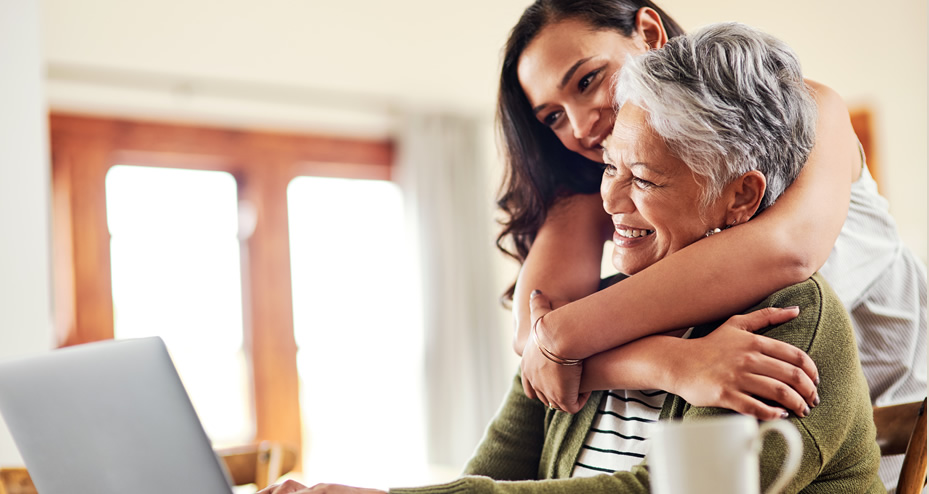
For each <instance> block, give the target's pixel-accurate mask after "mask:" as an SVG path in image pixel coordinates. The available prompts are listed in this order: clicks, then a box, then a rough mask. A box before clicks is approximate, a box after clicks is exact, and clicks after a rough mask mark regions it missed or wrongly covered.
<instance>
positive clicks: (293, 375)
mask: <svg viewBox="0 0 929 494" xmlns="http://www.w3.org/2000/svg"><path fill="white" fill-rule="evenodd" d="M49 130H50V140H51V156H52V211H53V218H52V227H53V238H54V239H55V242H54V246H53V256H54V275H55V280H54V287H55V325H56V336H57V343H58V345H59V346H68V345H75V344H80V343H88V342H92V341H98V340H105V339H112V338H113V326H114V322H113V295H112V287H111V277H110V234H109V230H108V227H107V221H106V195H105V184H104V181H105V178H106V174H107V171H108V170H109V169H110V168H111V167H112V166H113V165H116V164H138V165H146V166H163V167H171V168H187V169H197V170H213V171H225V172H228V173H230V174H232V175H233V176H234V177H235V178H236V180H237V183H238V189H239V199H240V200H246V201H248V202H250V203H251V204H252V206H253V207H254V210H255V214H256V218H257V221H256V226H255V230H254V233H253V234H252V235H251V236H250V237H249V238H248V239H247V240H246V241H245V242H244V243H243V250H242V257H243V259H242V266H243V271H242V278H243V280H242V292H243V293H242V296H243V308H244V314H243V326H244V328H243V331H244V334H243V341H244V346H245V351H246V355H247V358H248V361H249V364H250V367H251V368H250V371H251V378H252V383H251V384H252V391H253V395H252V396H253V399H254V410H255V435H256V437H255V440H256V441H262V440H273V441H282V442H284V443H287V444H290V445H292V446H293V447H294V448H295V449H297V450H298V451H299V449H300V447H301V445H302V434H301V424H300V406H299V389H298V376H297V363H296V355H297V346H296V343H295V340H294V327H293V304H292V293H291V278H290V253H289V247H290V246H289V235H288V220H287V186H288V184H289V183H290V181H291V180H293V179H294V178H296V177H299V176H325V177H344V178H364V179H382V180H389V179H390V178H391V164H392V162H393V158H394V147H393V144H392V143H391V142H390V141H389V140H362V139H351V138H339V137H325V136H308V135H296V134H280V133H271V132H258V131H246V130H233V129H219V128H210V127H199V126H192V125H173V124H167V123H152V122H140V121H132V120H124V119H110V118H99V117H89V116H80V115H68V114H60V113H52V114H51V115H50V118H49Z"/></svg>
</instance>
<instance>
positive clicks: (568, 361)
mask: <svg viewBox="0 0 929 494" xmlns="http://www.w3.org/2000/svg"><path fill="white" fill-rule="evenodd" d="M542 317H545V316H544V315H543V316H542ZM542 317H540V318H538V319H536V320H535V322H534V323H532V331H530V332H529V337H530V338H531V339H532V341H534V342H535V345H536V346H537V347H539V351H541V352H542V355H544V356H545V358H547V359H549V360H551V361H552V362H555V363H556V364H558V365H565V366H569V365H581V364H582V363H583V362H584V359H582V358H564V357H559V356H558V355H555V353H554V352H552V351H551V350H549V349H548V348H545V346H544V345H542V341H541V340H539V335H538V331H539V329H538V327H539V321H541V320H542Z"/></svg>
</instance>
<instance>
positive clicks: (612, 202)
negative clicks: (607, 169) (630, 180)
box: [600, 176, 635, 214]
mask: <svg viewBox="0 0 929 494" xmlns="http://www.w3.org/2000/svg"><path fill="white" fill-rule="evenodd" d="M600 197H601V198H602V199H603V209H604V211H606V212H607V213H608V214H620V213H629V212H632V211H633V210H634V209H635V205H634V204H633V202H632V200H631V198H630V197H629V185H626V184H622V183H620V181H619V180H616V179H613V178H608V177H606V176H604V177H603V181H602V182H601V183H600Z"/></svg>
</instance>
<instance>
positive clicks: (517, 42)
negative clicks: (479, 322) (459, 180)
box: [497, 0, 684, 302]
mask: <svg viewBox="0 0 929 494" xmlns="http://www.w3.org/2000/svg"><path fill="white" fill-rule="evenodd" d="M643 7H649V8H651V9H653V10H655V11H656V12H658V15H659V16H660V17H661V19H662V22H663V24H664V28H665V31H666V32H667V34H668V37H669V38H671V37H674V36H677V35H680V34H683V33H684V30H683V29H681V27H680V26H678V24H677V23H676V22H675V21H674V20H673V19H671V18H670V17H668V16H667V15H666V14H665V13H664V12H663V11H662V10H661V9H660V8H659V7H658V6H657V5H655V4H654V3H652V2H651V1H649V0H536V2H535V3H533V4H532V5H530V6H529V7H528V8H527V9H526V11H525V12H523V15H522V17H520V19H519V22H517V23H516V26H514V27H513V30H512V31H510V37H509V39H508V40H507V42H506V47H505V48H504V53H503V68H502V69H501V71H500V91H499V94H498V97H497V126H498V131H499V133H500V138H501V143H502V144H503V150H504V156H505V159H506V175H505V176H504V178H503V185H502V186H501V187H500V192H499V195H498V198H497V206H498V207H500V209H502V210H503V212H504V215H505V218H504V219H503V220H501V222H500V223H501V225H502V226H503V230H502V231H501V232H500V234H499V235H498V236H497V248H498V249H500V250H501V251H503V253H505V254H507V255H508V256H510V257H512V258H514V259H516V260H517V261H519V263H520V264H522V263H523V261H524V260H525V259H526V255H527V254H528V253H529V248H530V247H531V246H532V243H533V241H535V237H536V234H537V233H538V232H539V228H541V227H542V223H543V222H545V216H546V214H547V212H548V208H549V207H551V205H552V204H553V203H554V202H555V201H556V200H557V199H558V198H560V197H565V196H570V195H574V194H592V193H595V192H597V191H598V190H599V188H600V176H601V174H602V173H603V165H602V164H600V163H596V162H594V161H591V160H589V159H587V158H585V157H583V156H581V155H580V154H577V153H575V152H572V151H569V150H568V149H567V148H565V147H564V145H563V144H562V143H561V141H559V140H558V138H557V137H556V136H555V134H554V133H553V132H552V131H551V129H549V128H547V127H546V126H545V125H543V124H542V123H541V122H539V121H538V120H537V119H536V118H535V117H534V116H533V114H532V108H531V106H530V104H529V100H528V99H527V98H526V94H525V93H524V92H523V88H522V86H521V85H520V83H519V77H518V76H517V73H516V69H517V66H518V64H519V57H520V56H522V53H523V50H525V49H526V46H528V45H529V43H530V42H531V41H532V40H533V39H535V37H536V36H537V35H538V34H539V32H540V31H541V30H542V29H543V28H544V27H546V26H548V25H549V24H553V23H555V22H559V21H562V20H565V19H578V20H580V21H583V22H585V23H587V24H588V25H590V26H591V27H593V28H595V29H612V30H615V31H618V32H619V33H621V34H622V35H623V36H626V37H632V35H633V33H634V32H635V29H636V14H637V13H638V11H639V9H641V8H643ZM507 244H509V245H507ZM515 288H516V284H515V283H514V284H512V285H510V287H509V288H508V289H507V290H506V292H505V293H504V294H503V298H502V300H503V301H504V302H506V301H511V300H512V299H513V292H514V290H515Z"/></svg>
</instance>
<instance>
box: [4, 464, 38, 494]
mask: <svg viewBox="0 0 929 494" xmlns="http://www.w3.org/2000/svg"><path fill="white" fill-rule="evenodd" d="M0 494H37V493H36V490H35V485H33V484H32V477H30V476H29V472H28V471H27V470H26V469H25V468H22V467H15V468H0Z"/></svg>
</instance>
